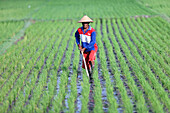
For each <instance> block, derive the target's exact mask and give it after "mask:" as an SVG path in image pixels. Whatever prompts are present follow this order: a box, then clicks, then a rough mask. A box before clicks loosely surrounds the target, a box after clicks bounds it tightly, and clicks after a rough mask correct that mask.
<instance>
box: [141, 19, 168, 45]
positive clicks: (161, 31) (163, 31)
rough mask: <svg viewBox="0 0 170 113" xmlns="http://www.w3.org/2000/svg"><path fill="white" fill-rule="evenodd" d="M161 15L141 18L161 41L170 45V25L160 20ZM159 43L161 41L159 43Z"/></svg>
mask: <svg viewBox="0 0 170 113" xmlns="http://www.w3.org/2000/svg"><path fill="white" fill-rule="evenodd" d="M159 18H160V17H154V18H141V19H142V21H143V23H145V26H147V27H148V28H149V29H150V30H151V31H152V32H153V33H154V34H156V36H158V37H157V38H158V39H160V41H162V42H161V43H165V44H166V45H167V46H169V42H168V38H169V34H170V33H169V30H168V26H167V25H166V24H167V23H166V24H165V23H162V22H161V21H159ZM158 44H159V43H158Z"/></svg>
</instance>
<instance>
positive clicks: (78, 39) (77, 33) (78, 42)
mask: <svg viewBox="0 0 170 113" xmlns="http://www.w3.org/2000/svg"><path fill="white" fill-rule="evenodd" d="M75 37H76V43H77V45H78V44H80V37H79V32H78V30H77V31H76V33H75Z"/></svg>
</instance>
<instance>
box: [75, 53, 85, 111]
mask: <svg viewBox="0 0 170 113" xmlns="http://www.w3.org/2000/svg"><path fill="white" fill-rule="evenodd" d="M82 59H83V58H82V55H81V54H80V61H79V67H78V72H77V99H76V101H75V104H76V108H75V111H76V113H80V112H81V106H82V103H81V100H80V99H81V98H82V95H81V92H82V86H81V81H83V78H82V76H83V75H82V67H81V66H82Z"/></svg>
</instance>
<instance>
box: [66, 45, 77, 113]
mask: <svg viewBox="0 0 170 113" xmlns="http://www.w3.org/2000/svg"><path fill="white" fill-rule="evenodd" d="M75 48H76V44H74V47H73V51H72V55H71V63H70V66H69V70H70V73H69V76H68V84H67V94H66V96H65V99H64V101H65V107H66V109H65V110H64V112H66V111H68V110H69V106H68V98H69V97H70V93H71V85H70V83H71V75H73V60H74V51H75Z"/></svg>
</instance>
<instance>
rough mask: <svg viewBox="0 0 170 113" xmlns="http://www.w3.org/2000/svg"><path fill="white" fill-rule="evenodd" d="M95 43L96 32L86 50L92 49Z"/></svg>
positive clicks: (93, 33)
mask: <svg viewBox="0 0 170 113" xmlns="http://www.w3.org/2000/svg"><path fill="white" fill-rule="evenodd" d="M95 43H96V32H95V31H93V32H92V34H91V41H90V43H89V44H88V45H86V49H89V48H92V47H93V46H94V44H95Z"/></svg>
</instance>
